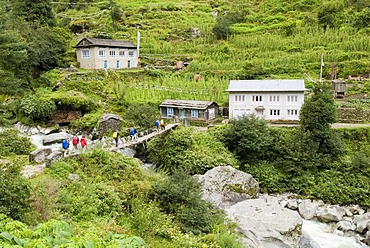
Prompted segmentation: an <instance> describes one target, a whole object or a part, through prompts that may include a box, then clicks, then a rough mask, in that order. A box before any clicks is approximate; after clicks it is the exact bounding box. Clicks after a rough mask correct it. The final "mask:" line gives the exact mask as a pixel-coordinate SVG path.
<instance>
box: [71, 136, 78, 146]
mask: <svg viewBox="0 0 370 248" xmlns="http://www.w3.org/2000/svg"><path fill="white" fill-rule="evenodd" d="M72 144H73V145H74V146H76V145H78V137H77V136H75V137H73V139H72Z"/></svg>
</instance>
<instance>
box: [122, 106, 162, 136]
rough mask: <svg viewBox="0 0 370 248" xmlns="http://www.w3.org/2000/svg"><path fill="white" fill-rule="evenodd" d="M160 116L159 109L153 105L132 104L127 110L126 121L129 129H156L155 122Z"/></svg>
mask: <svg viewBox="0 0 370 248" xmlns="http://www.w3.org/2000/svg"><path fill="white" fill-rule="evenodd" d="M158 115H159V111H158V107H157V106H155V105H151V104H140V103H137V104H130V105H129V106H128V107H127V109H125V114H124V116H125V121H126V125H127V126H129V127H137V128H140V129H144V130H146V129H153V128H155V125H154V123H155V120H156V118H157V116H158Z"/></svg>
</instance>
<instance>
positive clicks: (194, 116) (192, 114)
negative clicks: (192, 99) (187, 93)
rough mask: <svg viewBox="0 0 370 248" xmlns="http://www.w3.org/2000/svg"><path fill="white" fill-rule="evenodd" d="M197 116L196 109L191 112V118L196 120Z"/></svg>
mask: <svg viewBox="0 0 370 248" xmlns="http://www.w3.org/2000/svg"><path fill="white" fill-rule="evenodd" d="M198 115H199V111H198V109H192V110H191V118H198Z"/></svg>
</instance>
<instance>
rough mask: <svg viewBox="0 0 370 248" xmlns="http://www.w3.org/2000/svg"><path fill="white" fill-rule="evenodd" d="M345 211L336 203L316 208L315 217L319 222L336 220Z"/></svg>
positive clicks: (338, 219)
mask: <svg viewBox="0 0 370 248" xmlns="http://www.w3.org/2000/svg"><path fill="white" fill-rule="evenodd" d="M346 213H347V210H346V209H345V208H344V207H341V206H338V205H333V206H324V207H319V208H318V209H317V211H316V218H317V219H318V220H319V221H321V222H338V221H340V220H341V219H342V218H343V216H345V215H346Z"/></svg>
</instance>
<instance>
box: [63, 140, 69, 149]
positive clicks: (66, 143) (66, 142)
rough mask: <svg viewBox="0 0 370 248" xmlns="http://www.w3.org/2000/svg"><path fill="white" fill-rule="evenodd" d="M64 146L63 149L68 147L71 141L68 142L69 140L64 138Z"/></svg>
mask: <svg viewBox="0 0 370 248" xmlns="http://www.w3.org/2000/svg"><path fill="white" fill-rule="evenodd" d="M62 147H63V149H68V147H69V142H68V140H65V139H64V140H63V141H62Z"/></svg>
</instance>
